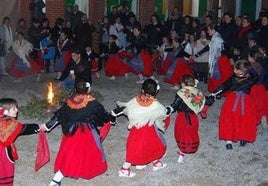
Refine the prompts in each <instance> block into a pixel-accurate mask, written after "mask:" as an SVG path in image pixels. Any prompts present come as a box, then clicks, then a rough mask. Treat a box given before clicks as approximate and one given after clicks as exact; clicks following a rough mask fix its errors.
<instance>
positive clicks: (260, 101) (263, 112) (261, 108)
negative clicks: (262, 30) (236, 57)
mask: <svg viewBox="0 0 268 186" xmlns="http://www.w3.org/2000/svg"><path fill="white" fill-rule="evenodd" d="M263 58H264V55H263V54H261V53H260V52H258V50H257V49H252V50H250V51H249V54H248V61H249V62H250V63H251V65H252V68H251V70H250V71H251V73H252V74H253V75H254V74H256V76H258V77H259V79H258V81H257V83H256V84H255V85H254V86H253V87H252V89H251V91H250V96H251V98H252V99H253V102H254V104H255V106H256V111H257V124H260V123H262V122H264V123H265V121H267V119H268V105H267V103H268V97H267V94H266V89H265V86H264V80H265V78H266V76H267V75H268V74H267V72H266V71H265V69H264V68H263V67H262V65H261V64H260V63H261V61H262V60H263Z"/></svg>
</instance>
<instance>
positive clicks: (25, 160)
mask: <svg viewBox="0 0 268 186" xmlns="http://www.w3.org/2000/svg"><path fill="white" fill-rule="evenodd" d="M55 76H56V74H49V75H48V74H43V75H42V77H41V80H40V81H39V82H36V79H35V77H34V76H29V77H26V78H24V79H23V81H22V82H21V83H15V82H13V80H14V79H13V78H12V77H10V76H7V77H4V78H3V80H2V82H0V90H1V91H0V97H1V98H2V97H13V98H15V99H17V100H18V102H19V105H20V106H22V105H24V104H26V103H27V101H29V99H30V94H31V93H35V94H37V95H39V96H45V95H46V84H47V82H48V81H53V79H54V78H55ZM157 78H158V79H159V83H160V86H161V89H160V93H159V95H158V99H159V101H160V102H161V103H163V104H164V105H168V104H170V103H171V102H172V101H173V99H174V96H175V93H176V91H175V90H172V89H170V85H168V84H165V83H163V77H160V76H157ZM136 79H137V77H136V76H134V75H132V74H130V75H129V78H128V80H126V79H125V77H119V78H117V79H116V80H109V79H108V78H107V77H104V75H103V74H101V77H100V78H99V79H98V80H97V79H96V78H94V77H93V89H94V90H97V91H99V92H100V93H101V94H102V95H103V97H104V100H103V101H102V103H103V105H104V106H105V108H106V109H107V110H111V109H113V108H114V107H115V101H117V100H120V101H128V100H130V99H131V98H132V97H133V96H135V95H136V94H138V93H139V91H140V87H141V85H140V84H136V83H135V81H136ZM54 83H55V84H56V82H54ZM55 84H54V85H55ZM199 88H200V89H201V90H203V91H204V92H205V93H206V84H204V83H200V84H199ZM222 102H223V99H221V100H217V101H216V102H215V104H214V105H213V106H212V107H211V108H210V110H209V114H208V119H207V120H202V119H201V118H200V129H199V133H200V142H201V143H200V147H199V150H198V152H197V153H195V154H192V155H186V156H185V162H186V163H184V164H179V163H177V158H178V157H177V151H178V148H177V146H176V143H175V140H174V135H173V130H174V125H173V124H174V119H175V114H173V115H172V123H171V125H170V127H169V129H168V130H167V132H166V133H165V134H164V137H165V139H166V143H167V154H166V156H165V157H164V158H163V162H165V163H167V167H166V168H165V169H162V170H159V171H156V172H153V171H152V170H151V169H152V166H151V165H148V166H147V167H146V168H145V169H144V170H135V168H134V167H133V168H132V169H133V171H134V172H136V176H135V177H134V178H121V177H118V170H119V168H120V167H121V166H122V164H123V162H124V157H125V141H126V137H127V135H128V130H127V120H126V118H125V117H120V118H118V124H117V125H116V126H114V127H112V128H111V131H110V133H109V135H108V137H107V138H106V140H105V141H104V143H103V146H104V150H105V153H106V157H107V161H108V171H107V172H106V173H105V174H103V175H101V176H98V177H96V178H94V179H91V180H83V179H78V180H75V179H70V178H64V179H63V181H62V185H66V186H86V185H94V186H95V185H96V186H103V185H116V186H125V185H135V186H136V185H138V186H143V185H146V186H151V185H152V186H155V185H164V186H169V185H170V186H174V185H186V186H225V185H226V186H227V185H228V186H237V185H241V186H242V185H243V186H244V185H249V186H255V185H268V148H267V144H268V129H266V128H265V127H263V126H262V125H260V126H259V127H258V136H257V140H256V141H255V142H254V143H253V144H247V145H246V146H245V147H240V146H239V144H238V143H237V144H234V145H233V147H234V149H233V150H228V151H227V150H226V148H225V142H224V141H220V140H219V139H218V118H219V112H220V108H221V105H222ZM19 120H20V121H22V122H24V123H27V122H37V123H40V122H41V121H40V120H39V119H38V118H35V119H33V120H27V119H25V118H24V117H23V116H21V115H20V116H19ZM47 136H48V140H49V144H50V155H51V161H50V162H49V163H48V164H47V165H45V166H44V167H43V168H41V169H40V170H39V171H38V172H35V171H34V164H35V157H36V143H37V135H31V136H21V137H19V138H18V139H17V141H16V145H17V149H18V152H19V159H18V160H17V161H16V173H15V186H43V185H48V184H49V182H50V180H51V178H52V176H53V163H54V160H55V156H56V154H57V150H58V148H59V143H60V139H61V129H60V127H57V128H55V129H54V130H53V131H52V132H50V133H49V134H48V135H47Z"/></svg>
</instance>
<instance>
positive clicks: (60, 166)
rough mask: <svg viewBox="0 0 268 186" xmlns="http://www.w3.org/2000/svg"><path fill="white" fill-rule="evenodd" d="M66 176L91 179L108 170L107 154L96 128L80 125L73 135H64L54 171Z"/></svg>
mask: <svg viewBox="0 0 268 186" xmlns="http://www.w3.org/2000/svg"><path fill="white" fill-rule="evenodd" d="M59 170H60V171H61V172H62V174H63V175H64V176H67V177H72V178H83V179H91V178H94V177H96V176H98V175H101V174H103V173H104V172H105V171H106V170H107V162H106V158H105V154H104V151H103V148H102V144H101V142H100V137H99V135H98V133H97V131H96V130H95V129H93V130H90V129H89V128H88V127H87V126H80V127H79V128H78V129H77V131H76V132H75V134H74V135H73V136H65V135H64V136H63V137H62V141H61V145H60V149H59V152H58V155H57V158H56V161H55V167H54V171H55V172H57V171H59Z"/></svg>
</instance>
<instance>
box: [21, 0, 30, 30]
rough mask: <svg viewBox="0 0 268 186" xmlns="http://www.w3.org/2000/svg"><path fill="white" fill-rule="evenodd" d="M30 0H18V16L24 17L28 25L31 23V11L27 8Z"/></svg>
mask: <svg viewBox="0 0 268 186" xmlns="http://www.w3.org/2000/svg"><path fill="white" fill-rule="evenodd" d="M31 1H32V0H23V1H19V7H20V18H24V19H25V20H26V22H27V25H28V26H30V23H31V13H30V10H29V4H30V2H31Z"/></svg>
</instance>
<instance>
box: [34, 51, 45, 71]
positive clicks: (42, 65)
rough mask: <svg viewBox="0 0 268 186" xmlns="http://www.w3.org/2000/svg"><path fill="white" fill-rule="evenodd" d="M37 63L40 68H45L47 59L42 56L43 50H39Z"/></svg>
mask: <svg viewBox="0 0 268 186" xmlns="http://www.w3.org/2000/svg"><path fill="white" fill-rule="evenodd" d="M36 63H37V64H38V65H39V67H40V70H45V61H44V58H42V52H41V50H38V51H37V60H36Z"/></svg>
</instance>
